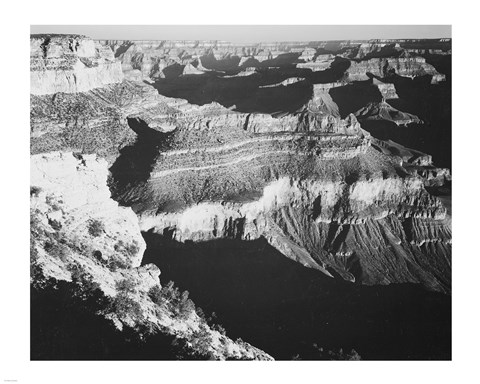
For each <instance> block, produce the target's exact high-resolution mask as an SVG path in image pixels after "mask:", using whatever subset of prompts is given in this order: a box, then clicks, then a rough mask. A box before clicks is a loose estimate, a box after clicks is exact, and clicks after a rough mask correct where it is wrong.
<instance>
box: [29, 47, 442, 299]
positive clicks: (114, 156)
mask: <svg viewBox="0 0 480 384" xmlns="http://www.w3.org/2000/svg"><path fill="white" fill-rule="evenodd" d="M367 43H368V44H367ZM102 44H104V45H105V46H108V47H112V49H113V50H114V52H115V57H116V59H117V60H118V61H119V62H121V63H122V69H123V71H124V72H125V76H126V77H127V78H129V79H134V80H135V81H128V80H127V81H123V82H121V83H117V84H113V85H108V86H104V87H103V88H99V89H94V90H90V91H88V92H82V93H76V94H74V95H73V94H66V93H56V94H55V95H53V96H50V95H48V96H35V95H33V96H32V128H31V129H32V152H34V153H37V152H45V151H50V150H59V149H62V150H75V151H77V150H78V151H80V152H82V153H87V152H92V153H94V152H96V153H100V154H101V155H104V156H107V157H108V160H109V162H110V163H111V164H113V165H112V166H111V168H110V171H111V175H112V177H111V180H110V181H111V184H110V186H111V189H112V192H113V196H114V198H115V199H116V200H117V201H119V202H120V203H121V204H122V205H126V206H131V207H132V208H133V210H134V211H135V213H136V214H137V215H138V217H139V219H140V225H141V228H142V230H144V231H153V232H155V233H158V234H161V235H162V236H166V237H169V238H173V239H175V240H178V241H186V240H193V241H204V240H209V239H216V238H238V239H243V240H249V239H255V238H258V237H260V236H263V237H265V238H266V239H267V240H268V241H269V243H270V244H272V245H273V246H274V247H276V248H277V249H278V250H280V251H281V252H282V253H283V254H284V255H285V256H287V257H289V258H291V259H294V260H297V261H298V262H300V263H301V264H303V265H306V266H309V267H312V268H315V269H319V270H321V271H322V272H324V273H325V274H327V275H329V276H332V277H335V278H342V279H345V280H348V281H355V282H359V283H364V284H389V283H404V282H414V283H421V284H423V285H424V286H426V287H428V288H429V289H433V290H438V291H443V292H449V291H450V258H451V244H450V243H451V230H450V226H449V225H450V224H449V219H448V217H447V213H446V209H445V207H444V206H443V205H442V203H441V201H440V200H439V199H437V198H436V197H434V196H432V195H430V194H429V193H428V192H427V191H426V189H425V187H429V186H432V185H433V186H435V185H442V183H444V182H445V181H448V180H449V178H450V175H449V172H448V170H442V169H438V168H435V167H434V166H433V163H432V160H431V158H429V157H428V155H426V154H423V153H419V152H418V151H414V150H410V149H408V148H405V147H402V146H399V145H396V143H391V142H387V141H384V142H381V141H375V140H374V139H372V137H371V136H370V134H368V133H367V132H366V131H364V130H363V129H362V127H361V124H362V122H364V121H368V120H371V119H373V120H379V121H385V120H388V121H393V122H395V123H396V124H397V125H401V124H407V123H410V122H413V121H418V120H416V119H417V117H416V116H414V115H412V114H409V113H406V112H405V113H404V112H401V111H398V110H396V109H394V108H393V107H392V106H391V105H389V104H387V103H386V102H380V101H379V100H381V99H382V98H383V99H385V100H386V99H394V98H398V96H399V95H398V94H397V90H396V89H395V86H393V84H389V83H386V82H383V81H380V80H378V79H373V80H372V81H371V82H369V83H368V84H369V85H368V86H369V87H371V88H373V89H374V91H375V92H376V94H378V95H379V96H378V99H377V101H374V102H371V103H369V102H370V101H371V100H368V101H367V102H365V103H363V99H362V100H360V102H362V103H363V104H361V105H362V108H361V109H360V110H358V107H357V108H355V109H352V110H351V112H356V111H358V112H357V116H358V120H357V117H356V116H355V115H353V114H351V113H350V111H348V112H347V113H344V111H342V110H341V108H339V106H341V107H342V108H343V107H344V105H341V104H340V103H339V104H337V103H336V102H335V101H334V100H336V98H332V95H333V94H334V92H335V91H338V90H339V88H338V87H343V86H344V85H345V84H346V83H347V82H352V81H353V82H354V84H352V85H349V86H348V87H351V88H352V89H354V90H355V89H357V88H358V89H360V91H363V88H362V87H361V86H360V87H356V84H357V83H355V81H358V80H362V81H363V80H367V79H370V78H371V77H372V75H373V76H375V77H378V78H381V79H383V80H385V78H388V77H390V76H392V74H393V73H396V74H397V75H399V76H405V77H418V76H431V77H432V81H438V80H439V79H440V78H441V77H442V75H441V74H439V73H438V72H437V71H436V70H435V68H434V67H433V66H432V65H430V64H428V63H427V62H426V60H425V59H424V58H422V57H412V56H411V55H409V54H407V53H406V51H405V49H404V48H403V45H402V44H407V45H408V44H410V45H409V46H410V47H412V46H414V45H413V44H414V42H410V41H406V42H403V41H399V42H398V44H399V45H400V46H397V45H395V44H396V43H393V45H392V42H391V41H374V42H339V43H335V44H333V43H328V44H327V43H325V42H318V43H311V44H310V43H308V44H306V43H275V44H257V45H251V46H245V45H235V44H230V43H226V42H165V41H155V42H152V41H150V42H129V41H114V42H113V41H108V42H102ZM362 44H363V45H362ZM366 44H367V45H366ZM307 45H308V46H307ZM412 49H413V48H412ZM333 52H335V54H336V55H338V56H343V58H342V57H339V58H337V59H336V58H335V57H334V55H333ZM392 52H394V53H393V54H392ZM385 55H387V56H385ZM392 55H393V56H392ZM333 60H337V61H336V63H337V64H338V61H340V63H341V65H342V70H341V71H339V73H334V75H332V76H327V75H328V74H329V73H331V72H332V67H331V63H332V62H333ZM349 62H350V63H349ZM302 64H304V66H303V67H302ZM349 64H350V67H348V65H349ZM343 65H345V71H346V73H347V75H348V76H343V75H344V69H343ZM257 69H258V71H257ZM267 70H268V71H269V70H272V72H268V71H267ZM262 71H263V74H264V75H265V76H266V79H265V80H262V81H263V82H258V83H255V81H256V80H252V79H257V78H262V76H263V75H262ZM299 71H300V73H301V75H300V73H299ZM200 72H202V73H204V72H210V73H208V74H202V73H200ZM269 73H273V75H272V78H271V79H269V78H268V74H269ZM325 73H327V75H325ZM367 73H368V74H369V75H367ZM251 74H255V77H253V76H252V77H250V76H247V75H251ZM192 75H194V76H192ZM218 76H225V77H226V78H229V77H234V79H228V81H233V82H234V83H235V84H237V85H238V84H240V85H243V84H245V85H248V87H252V89H254V91H257V90H259V89H260V87H262V88H261V90H262V92H272V93H269V95H272V99H273V100H272V104H274V103H275V102H276V101H278V100H276V99H275V97H279V96H277V94H275V92H276V91H278V90H279V89H280V90H286V91H288V92H290V91H292V92H293V91H294V90H295V91H298V89H297V88H296V87H298V86H299V85H302V86H304V85H305V84H304V83H306V85H305V87H304V88H305V89H303V90H302V92H305V95H303V94H302V97H303V96H305V97H303V98H302V99H301V102H299V103H298V104H295V108H292V109H291V110H288V111H285V109H284V108H280V107H279V108H278V109H277V108H275V105H274V106H273V107H272V108H271V110H272V111H273V112H271V113H259V112H258V111H256V110H255V112H250V111H249V112H241V111H239V110H237V109H236V106H235V105H232V104H234V103H230V104H228V103H226V102H224V104H222V103H220V102H211V100H207V101H204V99H200V101H199V102H198V104H201V105H195V104H192V103H191V102H188V101H187V100H186V99H181V98H168V97H164V96H161V95H159V94H158V93H156V91H155V89H154V88H153V87H152V86H151V85H149V84H147V83H140V82H138V81H137V80H139V79H154V78H161V77H164V78H165V79H164V80H166V79H168V78H174V79H175V80H179V83H178V84H180V85H177V83H173V85H174V86H175V87H178V88H179V89H180V90H182V88H181V86H182V85H184V86H186V87H187V86H188V85H187V84H186V82H187V81H192V83H193V84H194V85H195V84H197V83H195V81H197V80H198V79H200V80H198V81H199V83H198V84H200V85H199V87H200V89H201V90H202V92H203V90H204V88H202V86H203V83H201V82H200V81H203V80H202V79H204V78H207V79H216V78H217V77H218ZM243 77H245V78H243ZM332 78H333V79H332ZM193 79H195V80H193ZM292 79H293V80H292ZM299 79H305V81H298V80H299ZM182 81H184V83H182ZM385 81H387V80H385ZM243 82H245V83H243ZM159 84H160V85H158V89H159V92H162V89H161V86H162V84H165V83H161V82H160V83H159ZM252 84H253V85H252ZM265 85H267V87H264V86H265ZM269 85H270V86H269ZM271 85H273V86H271ZM238 87H239V88H241V87H240V86H238ZM344 88H346V87H344ZM400 91H401V89H400V88H399V94H401V92H400ZM310 92H311V94H310V95H309V93H310ZM186 93H187V94H188V92H186ZM254 94H255V93H254ZM255 95H257V94H255ZM338 95H340V96H342V95H341V92H339V93H338ZM338 95H337V96H338ZM367 96H368V97H369V95H367ZM366 99H367V98H366ZM254 100H255V99H254ZM338 100H341V97H339V98H338ZM345 104H347V103H345ZM224 105H229V108H226V107H225V106H224ZM342 117H343V118H342ZM399 129H401V128H399ZM372 140H373V144H374V145H373V146H372V145H371V143H372ZM104 148H105V149H104ZM102 150H103V151H104V152H102ZM119 153H120V156H118V154H119ZM102 255H103V253H102Z"/></svg>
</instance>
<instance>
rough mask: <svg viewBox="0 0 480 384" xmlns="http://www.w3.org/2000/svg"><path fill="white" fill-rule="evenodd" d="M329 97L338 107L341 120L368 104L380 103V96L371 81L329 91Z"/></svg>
mask: <svg viewBox="0 0 480 384" xmlns="http://www.w3.org/2000/svg"><path fill="white" fill-rule="evenodd" d="M330 96H331V97H332V99H333V101H334V102H335V103H336V104H337V105H338V108H339V112H340V116H341V117H342V119H344V118H345V117H347V116H348V115H349V114H350V113H355V112H357V111H358V110H359V109H361V108H363V107H365V106H366V105H367V104H368V103H372V102H380V101H382V94H381V93H380V91H379V90H378V87H376V86H375V85H373V84H372V81H371V80H366V81H356V82H354V83H352V84H349V85H346V86H344V87H336V88H332V89H330Z"/></svg>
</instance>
